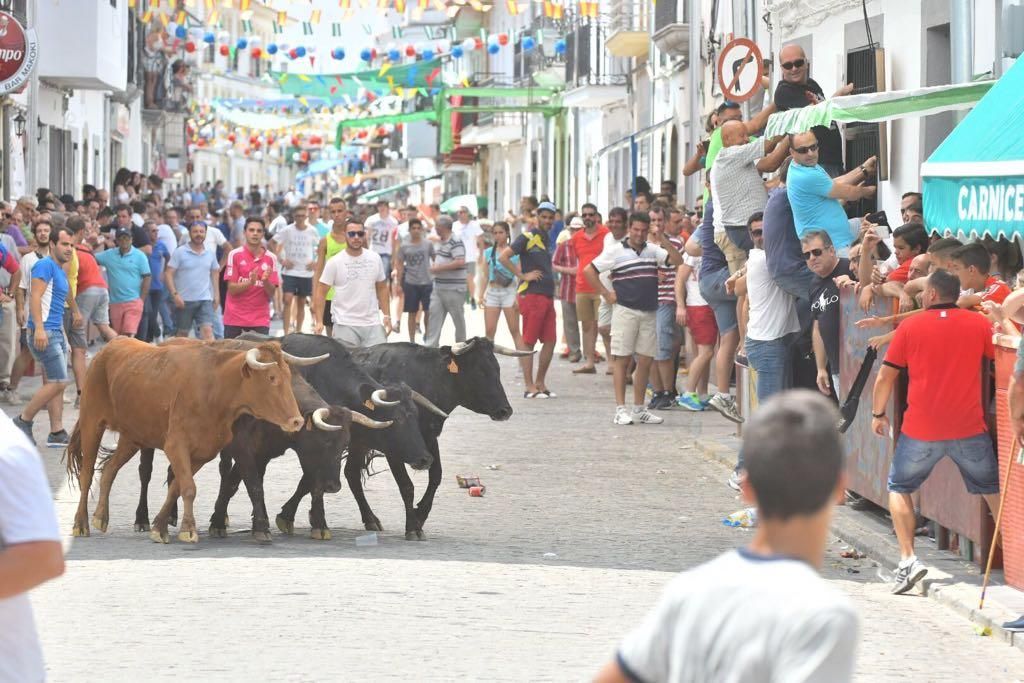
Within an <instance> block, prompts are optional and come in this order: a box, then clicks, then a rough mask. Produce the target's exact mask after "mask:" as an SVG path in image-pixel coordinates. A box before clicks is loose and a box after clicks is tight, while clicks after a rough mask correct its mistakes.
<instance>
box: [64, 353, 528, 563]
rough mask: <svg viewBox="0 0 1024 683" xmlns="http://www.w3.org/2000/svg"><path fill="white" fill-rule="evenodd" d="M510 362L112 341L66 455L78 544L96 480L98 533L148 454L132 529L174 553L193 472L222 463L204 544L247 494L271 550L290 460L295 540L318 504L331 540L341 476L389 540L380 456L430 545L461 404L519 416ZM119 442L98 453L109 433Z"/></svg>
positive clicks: (91, 376)
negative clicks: (116, 491)
mask: <svg viewBox="0 0 1024 683" xmlns="http://www.w3.org/2000/svg"><path fill="white" fill-rule="evenodd" d="M526 353H529V352H523V351H515V350H512V349H507V348H504V347H501V346H499V345H496V344H493V343H492V342H490V341H489V340H487V339H484V338H482V337H476V338H473V339H471V340H469V341H466V342H461V343H457V344H455V345H454V346H451V347H447V346H446V347H441V348H440V349H433V348H426V347H423V346H418V345H416V344H410V343H396V344H382V345H380V346H376V347H373V348H370V349H364V350H359V351H355V352H349V351H347V350H346V349H345V348H344V347H343V346H342V345H341V344H339V343H338V342H336V341H334V340H332V339H329V338H327V337H321V336H313V335H307V334H290V335H287V336H285V337H283V338H270V337H265V336H261V335H255V334H246V335H243V336H242V337H241V338H239V339H237V340H230V341H216V342H201V341H195V340H188V339H175V340H171V341H168V342H165V343H163V344H161V345H159V346H153V345H150V344H146V343H143V342H139V341H136V340H134V339H130V338H117V339H115V340H114V341H112V342H110V344H108V345H107V346H106V347H105V348H104V349H103V350H102V351H100V352H99V353H98V354H96V357H95V358H94V359H93V361H92V364H91V365H90V367H89V371H88V373H87V376H86V380H85V383H84V384H85V386H83V387H82V400H81V411H80V413H79V418H78V423H77V424H76V425H75V429H74V432H73V433H72V435H71V442H70V445H69V446H68V451H67V469H68V472H69V474H70V475H72V476H77V478H78V484H79V488H80V491H81V497H80V499H79V503H78V510H77V512H76V514H75V522H74V528H73V534H74V535H75V536H88V535H89V509H88V499H89V491H90V487H91V486H92V479H93V474H94V472H95V471H96V470H97V465H98V469H99V472H100V493H99V498H98V501H97V504H96V510H95V512H94V514H93V517H92V525H93V527H95V528H96V529H99V530H101V531H106V530H107V525H108V523H109V519H110V511H109V502H110V489H111V486H112V485H113V483H114V478H115V477H116V476H117V473H118V471H119V470H120V469H121V467H123V466H124V465H125V464H126V463H127V462H128V461H130V460H131V459H132V458H133V457H134V456H135V454H136V453H137V452H139V451H141V453H142V455H141V462H140V464H139V478H140V482H141V493H140V497H139V506H138V509H137V510H136V516H135V529H136V531H149V532H150V537H151V538H152V539H153V540H154V541H156V542H158V543H167V542H168V532H167V528H168V526H169V525H171V526H173V525H176V524H177V521H178V520H177V517H178V508H177V503H178V498H179V497H180V498H181V499H182V501H183V503H184V514H183V516H182V519H181V525H180V527H179V533H178V538H179V539H180V540H182V541H186V542H190V543H195V542H197V541H198V538H199V535H198V532H197V528H196V521H195V516H194V510H193V503H194V500H195V495H196V484H195V481H194V479H193V476H194V475H195V473H196V472H197V471H198V470H199V468H201V467H202V466H203V465H205V464H206V463H208V462H209V461H211V460H213V459H214V457H216V456H217V454H218V453H219V454H220V491H219V493H218V496H217V502H216V504H215V506H214V512H213V516H212V517H211V519H210V535H211V536H220V537H223V536H225V535H226V532H227V524H228V517H227V506H228V502H229V501H230V499H231V497H232V496H233V495H234V494H235V493H236V492H237V491H238V485H239V484H240V483H242V482H244V483H245V487H246V489H247V490H248V493H249V498H250V499H251V501H252V533H253V536H254V537H255V538H256V539H257V540H260V541H269V540H270V519H269V515H268V513H267V509H266V505H265V503H264V498H263V477H264V474H265V472H266V468H267V464H268V463H269V461H270V460H271V459H272V458H276V457H278V456H280V455H282V454H283V453H284V452H285V451H286V450H288V449H291V450H294V451H295V453H296V454H297V455H298V457H299V463H300V465H301V467H302V478H301V479H300V480H299V482H298V485H297V486H296V489H295V494H294V495H293V496H292V497H291V499H290V500H288V502H287V503H285V505H284V507H283V508H282V509H281V512H280V513H279V514H278V515H277V526H278V528H279V529H280V530H281V531H283V532H285V533H288V534H291V533H293V531H294V520H295V513H296V510H297V508H298V505H299V502H300V501H301V500H302V499H303V498H304V497H305V496H306V495H307V494H309V495H311V499H312V502H311V507H310V513H309V519H310V524H311V531H310V535H311V536H312V538H315V539H321V540H326V539H329V538H330V537H331V532H330V529H329V528H328V526H327V520H326V517H325V514H324V500H323V497H324V494H325V493H336V492H338V491H339V490H341V469H342V461H344V463H345V464H344V470H345V479H346V481H347V482H348V484H349V487H350V488H351V490H352V494H353V496H354V497H355V499H356V502H357V504H358V505H359V512H360V514H361V515H362V521H363V524H364V525H365V527H366V528H367V529H371V530H379V529H382V526H381V523H380V520H379V519H377V516H376V515H374V514H373V510H371V509H370V505H369V503H367V501H366V496H365V494H364V492H363V488H362V475H363V472H364V470H365V469H366V467H367V466H368V464H369V461H370V459H371V458H372V457H373V456H374V455H375V454H383V456H384V457H385V458H386V459H387V462H388V465H389V468H390V470H391V473H392V475H393V476H394V477H395V482H396V483H397V484H398V489H399V491H400V492H401V494H402V501H403V503H404V504H405V537H406V539H408V540H413V539H417V538H418V539H422V538H423V525H424V523H425V522H426V520H427V516H428V515H429V514H430V510H431V507H432V505H433V501H434V494H435V492H436V491H437V487H438V485H439V484H440V482H441V460H440V453H439V451H438V445H437V439H438V436H439V435H440V434H441V430H442V428H443V427H444V422H445V419H447V417H448V415H449V413H450V412H451V411H452V410H454V409H455V408H456V407H457V406H463V407H465V408H467V409H469V410H472V411H473V412H476V413H482V414H484V415H487V416H489V417H490V418H491V419H492V420H507V419H509V418H510V417H511V416H512V407H511V406H510V405H509V402H508V398H507V396H506V395H505V390H504V388H503V387H502V385H501V377H500V369H499V367H498V362H497V359H496V358H495V357H494V354H502V355H510V356H519V355H523V354H526ZM108 429H109V430H111V431H116V432H118V434H119V437H118V442H117V446H116V448H114V449H113V450H112V452H109V451H108V452H106V453H103V452H102V451H103V449H102V447H101V445H100V442H101V439H102V438H103V434H104V432H105V430H108ZM155 449H161V450H163V451H164V453H165V454H166V455H167V459H168V461H169V463H170V465H169V467H168V478H167V481H168V487H167V497H166V500H165V501H164V504H163V506H162V507H161V509H160V511H159V512H158V513H157V514H156V516H155V517H154V518H153V522H152V527H151V526H150V522H149V508H148V500H147V495H146V494H147V489H148V486H149V481H150V477H151V476H152V472H153V453H154V450H155ZM406 465H409V466H411V467H412V468H413V469H417V470H424V469H429V482H428V484H427V489H426V491H425V492H424V494H423V497H422V498H421V499H420V502H419V504H418V505H414V500H413V493H414V490H413V484H412V481H411V479H410V478H409V474H408V472H407V471H406V469H405V466H406Z"/></svg>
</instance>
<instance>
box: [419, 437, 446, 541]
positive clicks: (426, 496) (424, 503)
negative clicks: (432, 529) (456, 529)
mask: <svg viewBox="0 0 1024 683" xmlns="http://www.w3.org/2000/svg"><path fill="white" fill-rule="evenodd" d="M424 441H426V443H427V448H429V449H430V452H431V453H432V454H433V455H434V460H433V462H431V463H430V478H429V479H428V480H427V489H426V490H425V491H424V492H423V497H422V498H420V504H419V505H418V506H417V507H416V517H417V518H418V520H419V523H420V526H419V528H420V529H422V528H423V525H424V524H426V523H427V517H428V516H429V515H430V509H431V508H432V507H434V493H435V492H436V491H437V487H438V486H440V485H441V453H440V451H439V449H438V447H437V437H436V436H429V437H426V438H425V439H424Z"/></svg>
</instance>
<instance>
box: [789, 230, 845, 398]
mask: <svg viewBox="0 0 1024 683" xmlns="http://www.w3.org/2000/svg"><path fill="white" fill-rule="evenodd" d="M800 247H801V251H802V254H803V259H804V262H805V263H807V267H808V268H809V269H810V271H811V272H812V273H814V280H813V281H812V282H811V316H812V317H813V318H814V327H813V328H812V344H813V347H814V364H815V366H816V367H817V371H818V375H817V384H818V390H819V391H820V392H821V393H823V394H825V395H826V396H829V395H831V394H832V387H834V388H835V392H836V395H837V396H838V395H839V349H840V341H839V286H838V285H837V284H836V281H835V280H836V278H837V277H839V276H840V275H845V276H846V277H848V278H853V277H854V274H853V271H852V270H851V269H850V261H849V259H845V258H839V255H838V254H837V253H836V250H835V247H833V246H832V240H831V239H830V238H829V236H828V233H827V232H825V231H824V230H811V231H810V232H808V233H806V234H805V235H804V236H803V238H802V239H801V240H800ZM830 381H831V387H830V386H829V382H830Z"/></svg>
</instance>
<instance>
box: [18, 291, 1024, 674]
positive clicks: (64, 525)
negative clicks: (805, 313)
mask: <svg viewBox="0 0 1024 683" xmlns="http://www.w3.org/2000/svg"><path fill="white" fill-rule="evenodd" d="M469 315H472V317H473V318H474V322H476V321H475V318H476V317H478V316H479V314H469V311H467V316H469ZM473 327H474V325H471V329H473ZM499 341H500V338H499ZM500 362H501V366H502V375H503V377H504V378H505V385H506V389H507V391H508V394H509V396H510V399H511V402H512V405H513V407H514V409H515V411H516V413H515V415H514V416H513V418H512V420H511V421H510V422H507V423H495V422H491V421H489V420H488V419H487V418H485V417H483V416H478V415H474V414H471V413H468V412H466V411H465V410H462V409H460V410H458V411H456V412H455V414H454V415H453V416H452V418H451V419H450V420H449V422H448V426H447V428H446V431H445V434H444V436H443V439H442V458H443V462H444V483H443V485H442V487H441V488H440V490H439V491H438V496H437V500H436V503H435V505H434V511H433V514H432V515H431V517H430V519H429V521H428V524H427V526H426V531H427V540H426V541H423V542H412V541H405V540H404V535H403V532H402V528H403V515H402V508H401V499H400V497H399V495H398V491H397V488H396V486H395V485H394V482H393V480H392V478H391V476H390V474H389V473H388V472H386V471H385V472H381V473H379V474H376V475H374V476H371V477H370V478H369V479H368V481H367V485H366V489H367V495H368V498H369V501H370V503H371V505H372V506H373V507H374V510H375V511H376V512H377V514H378V516H379V517H380V518H381V520H382V522H383V523H384V526H385V528H386V531H385V532H383V534H382V535H381V540H380V544H379V545H377V546H373V547H357V546H356V544H355V538H356V536H359V535H362V534H363V533H365V532H364V531H363V530H362V528H361V525H360V524H359V517H358V512H357V509H356V505H355V503H354V502H353V500H352V498H351V496H350V494H349V493H348V492H347V491H342V492H341V493H339V494H337V495H335V496H331V497H328V499H327V516H328V523H329V524H330V525H331V527H332V529H333V539H332V540H330V541H326V542H321V541H314V540H311V539H309V538H308V537H307V535H308V524H307V523H306V520H305V514H304V513H303V512H302V510H301V509H300V515H299V517H298V518H297V523H296V535H295V536H294V537H286V536H283V535H280V534H278V533H277V532H276V530H275V535H274V541H273V544H271V545H257V544H256V543H255V542H253V541H252V540H251V539H250V537H249V535H248V533H247V531H245V528H246V523H247V522H248V518H249V512H250V507H249V503H248V500H247V498H246V497H245V496H244V492H243V493H240V494H239V495H238V496H236V498H235V500H234V502H233V504H232V506H231V523H232V529H231V533H229V537H228V538H227V539H213V538H209V537H208V536H207V535H206V533H205V526H206V525H205V520H206V519H208V517H209V514H210V512H211V511H212V506H213V500H214V498H215V495H216V487H217V481H218V479H217V468H216V466H208V467H206V468H205V469H204V470H202V471H201V472H200V474H199V475H198V478H197V482H198V487H199V494H198V497H197V506H196V508H197V509H196V514H197V518H198V519H200V520H201V521H202V522H203V523H202V525H201V526H203V534H202V537H201V539H200V542H199V544H198V545H196V546H189V545H186V544H183V543H180V542H178V541H177V540H176V537H175V536H173V535H172V542H171V544H170V545H166V546H163V545H157V544H154V543H152V542H151V541H150V540H149V537H148V535H147V534H140V533H135V532H134V531H133V530H132V522H133V520H134V511H135V504H136V500H137V495H138V480H137V475H136V471H135V463H131V464H129V466H127V467H125V468H124V469H123V470H122V472H121V475H120V478H119V480H118V482H117V483H116V484H115V487H114V493H113V496H112V503H111V526H110V530H109V532H108V533H107V534H102V533H100V532H97V531H94V532H93V535H92V536H91V537H90V538H84V539H71V538H70V536H69V537H68V538H67V560H68V563H67V572H66V574H65V576H64V577H63V578H61V579H59V580H57V581H54V582H51V583H48V584H46V585H44V586H43V587H42V588H40V589H39V590H37V591H36V592H35V593H34V594H33V596H32V599H33V604H34V607H35V611H36V618H37V621H38V625H39V630H40V633H41V637H42V641H43V646H44V651H45V654H46V659H47V666H48V669H49V672H50V677H51V679H52V680H54V681H70V680H75V681H112V680H159V679H180V678H181V677H183V676H188V677H189V678H190V679H193V680H204V681H208V680H254V679H258V680H386V679H394V680H410V681H413V680H415V681H428V680H429V681H435V680H436V681H451V680H465V679H475V680H584V679H587V678H588V677H589V676H591V675H592V674H593V673H594V672H595V671H596V670H597V668H598V667H599V666H600V665H601V664H602V663H603V662H604V661H606V660H607V659H608V658H609V657H610V656H611V655H612V654H613V652H614V648H615V646H616V644H617V642H618V640H619V639H620V637H621V636H622V635H623V633H624V632H625V631H626V630H628V629H629V628H631V627H632V626H633V625H634V624H636V623H637V621H638V620H639V619H640V618H641V617H642V615H643V614H644V613H645V612H646V611H647V609H648V608H649V607H650V606H651V605H652V604H653V603H654V602H655V600H656V599H657V598H658V596H659V593H660V591H661V589H662V587H663V586H664V585H665V584H666V582H668V580H669V579H670V578H671V577H672V575H673V574H674V573H675V572H678V571H680V570H682V569H685V568H688V567H692V566H693V565H695V564H697V563H699V562H702V561H705V560H707V559H710V558H711V557H713V556H715V555H716V554H718V553H720V552H722V551H723V550H725V549H727V548H730V547H733V546H736V545H739V544H742V543H744V542H745V540H746V539H747V538H748V534H749V533H750V532H747V531H744V530H739V529H731V528H728V527H725V526H723V525H722V523H721V519H722V517H723V516H724V515H726V514H728V513H730V512H732V511H734V510H736V509H737V508H739V507H740V503H739V502H738V500H736V497H735V494H734V493H733V492H732V491H731V489H729V488H727V487H726V486H725V484H724V481H725V478H726V474H727V471H726V470H725V469H724V468H723V467H722V465H721V464H719V463H718V462H715V461H711V460H708V459H706V458H705V457H703V456H701V455H699V451H698V449H697V448H696V444H697V442H699V441H700V440H701V439H702V438H708V437H713V436H715V435H722V434H724V433H726V432H727V431H728V430H729V426H730V425H729V424H728V423H726V422H725V421H724V420H723V419H721V418H720V417H719V416H718V414H717V413H710V412H709V413H704V414H699V415H695V414H690V413H683V412H681V411H680V412H672V413H669V414H666V424H665V425H663V426H651V427H636V426H633V427H616V426H613V425H612V424H611V415H612V401H611V399H610V393H611V379H610V378H609V377H606V376H604V375H603V374H601V375H598V376H596V377H593V376H591V377H586V376H584V377H574V376H572V375H571V374H570V373H569V369H570V367H571V366H569V365H568V364H567V363H566V362H564V361H559V360H558V359H556V361H555V363H554V367H553V372H552V375H551V377H550V379H549V385H550V386H551V387H552V388H553V389H554V390H555V391H556V392H558V394H559V398H558V399H557V400H549V401H539V400H533V401H527V400H524V399H522V398H521V396H522V386H521V380H517V379H516V366H515V362H514V359H511V358H501V359H500ZM602 372H603V366H602ZM517 382H518V383H517ZM27 386H34V383H33V384H32V385H27ZM27 386H26V389H27ZM8 412H9V413H11V412H13V410H10V409H9V410H8ZM65 419H66V424H67V425H68V427H69V428H70V425H71V424H72V423H73V420H74V413H73V412H72V411H70V406H69V411H68V415H67V416H66V418H65ZM44 429H45V417H42V416H41V419H40V420H39V421H37V435H38V436H41V434H40V432H41V431H43V430H44ZM107 441H108V442H109V441H111V436H109V435H108V437H107ZM43 456H44V458H46V459H47V464H48V469H49V473H50V476H51V482H52V483H53V486H54V488H55V494H56V496H57V506H58V513H59V517H60V524H61V529H62V531H64V532H65V533H68V534H70V530H71V523H72V517H73V514H74V509H75V505H76V504H77V500H78V492H77V490H73V489H69V488H68V487H67V484H66V478H65V475H64V472H63V468H62V466H61V464H60V462H59V459H60V455H59V453H58V452H57V451H55V450H45V451H44V452H43ZM376 462H378V463H381V465H380V466H381V467H383V461H382V460H378V461H376ZM165 465H166V463H165V461H163V459H162V455H159V454H158V459H157V466H156V472H160V471H161V468H162V467H165ZM488 466H498V468H499V469H494V470H492V469H489V468H488ZM456 473H459V474H467V473H468V474H478V475H479V476H480V477H481V478H482V479H483V481H484V483H485V484H486V485H487V492H486V495H485V497H483V498H471V497H469V496H468V495H467V494H466V491H465V490H462V489H459V488H458V487H457V486H456V483H455V474H456ZM298 477H299V468H298V463H297V460H295V459H294V458H293V457H292V456H285V457H283V458H280V459H278V460H277V461H275V462H273V463H272V464H271V466H270V468H269V471H268V474H267V507H268V509H269V510H270V513H271V515H272V516H273V515H274V514H275V513H276V511H277V510H278V509H279V507H280V505H281V503H283V502H284V501H285V500H286V499H287V497H288V496H289V495H290V494H291V492H292V490H293V487H294V485H295V483H296V481H297V480H298ZM161 479H162V477H161V476H154V483H153V484H152V485H151V486H150V500H151V506H152V504H153V501H157V500H162V492H163V484H162V482H161V481H159V480H161ZM413 481H414V482H415V483H416V485H417V488H418V489H422V487H423V486H424V485H425V483H426V474H425V473H422V474H420V473H417V474H414V475H413ZM419 493H420V491H419V490H418V491H417V498H418V496H419ZM93 498H94V499H95V489H94V496H93ZM92 505H93V506H94V505H95V500H93V503H92ZM300 526H302V527H303V528H302V529H300V528H299V527H300ZM843 547H844V546H843V545H842V544H840V543H838V542H836V543H834V544H833V545H832V546H831V548H830V551H829V554H828V559H827V562H826V567H825V574H826V576H827V577H828V578H829V579H830V580H832V581H835V582H837V583H839V584H840V586H841V588H842V589H843V590H845V591H847V592H848V593H849V594H850V595H851V596H853V598H854V600H855V601H856V603H857V605H858V607H859V608H860V614H861V618H862V634H861V644H860V650H859V661H858V671H859V679H860V680H863V681H889V680H915V681H917V680H929V681H935V680H949V681H953V680H957V681H962V680H984V681H1010V680H1019V678H1020V677H1021V675H1022V673H1024V655H1022V653H1021V652H1020V651H1019V650H1017V649H1014V648H1011V647H1008V646H1007V645H1006V644H1004V643H1001V642H996V641H994V640H993V639H991V638H981V637H978V636H977V635H975V633H974V630H973V628H972V625H971V624H970V622H968V621H967V620H965V619H964V618H962V617H961V616H959V615H957V614H955V613H953V612H952V611H950V610H948V609H946V608H944V607H942V606H941V605H938V604H937V603H935V602H934V601H932V600H927V599H924V598H922V597H920V596H917V595H914V596H904V597H893V596H891V595H890V594H889V591H888V586H886V585H884V584H883V583H882V582H881V581H880V580H879V578H878V576H877V575H876V571H877V570H876V567H875V566H874V565H873V564H872V562H871V560H870V558H869V559H864V560H847V559H842V558H840V557H839V551H840V550H842V548H843ZM550 553H553V554H554V555H555V556H556V557H552V556H551V555H549V554H550ZM944 652H949V653H955V655H950V656H941V655H940V653H944Z"/></svg>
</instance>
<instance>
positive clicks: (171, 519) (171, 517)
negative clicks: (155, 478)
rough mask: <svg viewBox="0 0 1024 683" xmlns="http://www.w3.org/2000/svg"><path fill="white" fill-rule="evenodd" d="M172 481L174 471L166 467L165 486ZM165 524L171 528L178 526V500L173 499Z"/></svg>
mask: <svg viewBox="0 0 1024 683" xmlns="http://www.w3.org/2000/svg"><path fill="white" fill-rule="evenodd" d="M173 481H174V469H173V468H172V467H171V466H170V465H168V466H167V485H168V486H170V485H171V482H173ZM167 523H168V524H170V525H171V526H178V499H177V498H175V499H174V502H172V503H171V511H170V512H169V513H168V514H167Z"/></svg>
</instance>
